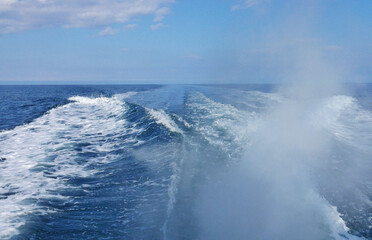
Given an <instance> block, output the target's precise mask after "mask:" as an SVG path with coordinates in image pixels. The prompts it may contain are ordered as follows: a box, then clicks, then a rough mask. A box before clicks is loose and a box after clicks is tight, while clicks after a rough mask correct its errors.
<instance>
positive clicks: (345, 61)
mask: <svg viewBox="0 0 372 240" xmlns="http://www.w3.org/2000/svg"><path fill="white" fill-rule="evenodd" d="M371 12H372V1H371V0H357V1H356V0H303V1H298V0H297V1H295V0H288V1H284V0H213V1H212V0H121V1H119V0H79V1H76V0H24V1H18V0H0V83H131V84H136V83H270V82H274V83H275V82H280V81H282V80H283V78H285V75H286V74H285V73H286V72H288V71H289V70H288V69H290V66H291V65H292V64H293V62H291V61H293V59H294V58H291V57H290V56H289V55H288V54H287V53H288V52H291V49H292V48H291V46H292V45H296V46H299V45H301V48H306V46H307V45H308V44H309V42H311V45H316V48H317V49H318V50H319V51H320V52H321V53H322V56H323V57H324V58H326V59H327V61H330V62H332V64H334V65H335V66H338V67H339V68H340V70H342V74H344V73H345V74H344V75H345V76H347V77H345V79H343V80H344V81H351V82H371V81H372V44H371V43H372V30H371V29H372V14H371ZM288 59H292V60H288ZM297 59H298V58H297ZM345 69H346V70H347V71H346V70H345ZM346 72H347V73H346Z"/></svg>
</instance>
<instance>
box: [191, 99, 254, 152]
mask: <svg viewBox="0 0 372 240" xmlns="http://www.w3.org/2000/svg"><path fill="white" fill-rule="evenodd" d="M187 107H188V108H189V109H190V110H191V114H190V117H191V120H192V123H193V127H194V128H195V129H196V130H197V131H198V132H199V133H201V134H202V135H203V137H204V138H205V139H206V140H207V141H208V142H209V143H211V144H212V145H216V146H219V147H220V148H221V149H223V150H224V151H225V152H227V153H229V152H230V153H231V151H234V149H236V147H234V146H233V145H236V146H244V145H246V144H247V143H248V142H249V138H250V137H251V135H252V134H253V133H254V132H255V131H256V130H257V128H258V126H259V124H258V123H259V116H258V115H257V114H256V113H255V112H245V111H241V110H238V109H237V108H235V107H234V106H232V105H230V104H223V103H219V102H216V101H213V100H212V99H210V98H208V97H206V96H205V95H204V94H202V93H200V92H198V93H194V94H193V95H191V96H190V98H189V102H188V103H187Z"/></svg>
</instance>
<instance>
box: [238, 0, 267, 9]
mask: <svg viewBox="0 0 372 240" xmlns="http://www.w3.org/2000/svg"><path fill="white" fill-rule="evenodd" d="M264 1H265V0H245V2H244V3H242V4H237V5H234V6H232V7H231V10H232V11H236V10H240V9H244V8H251V7H255V6H257V5H259V4H260V3H262V2H264Z"/></svg>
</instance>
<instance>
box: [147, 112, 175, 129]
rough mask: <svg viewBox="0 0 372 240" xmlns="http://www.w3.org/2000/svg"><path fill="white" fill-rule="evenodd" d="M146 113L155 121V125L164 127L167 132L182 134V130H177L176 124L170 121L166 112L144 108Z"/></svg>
mask: <svg viewBox="0 0 372 240" xmlns="http://www.w3.org/2000/svg"><path fill="white" fill-rule="evenodd" d="M146 111H147V112H148V113H149V114H150V116H151V117H152V118H153V119H154V120H155V121H156V123H157V124H161V125H163V126H164V127H166V128H168V130H169V131H171V132H175V133H181V134H182V130H181V129H179V128H178V126H177V124H176V123H175V122H174V121H173V120H172V119H171V117H170V116H169V115H168V114H167V113H166V112H164V110H155V109H149V108H146Z"/></svg>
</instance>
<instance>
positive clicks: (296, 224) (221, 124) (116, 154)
mask: <svg viewBox="0 0 372 240" xmlns="http://www.w3.org/2000/svg"><path fill="white" fill-rule="evenodd" d="M320 87H321V86H320ZM282 88H283V87H282V86H277V85H107V86H106V85H97V86H93V85H92V86H77V85H74V86H0V239H14V240H20V239H35V240H36V239H64V240H66V239H128V240H129V239H136V240H137V239H138V240H140V239H149V240H157V239H162V240H178V239H185V240H193V239H196V240H209V239H210V240H217V239H226V240H229V239H234V240H240V239H252V240H256V239H270V240H272V239H283V240H284V239H292V240H295V239H296V240H298V239H342V240H344V239H372V85H370V84H353V85H351V84H349V85H346V86H343V87H342V88H340V89H338V90H337V92H332V94H328V95H317V94H314V96H313V97H311V96H310V97H309V96H307V97H301V96H297V95H296V94H295V95H291V91H282V90H281V89H282Z"/></svg>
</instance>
